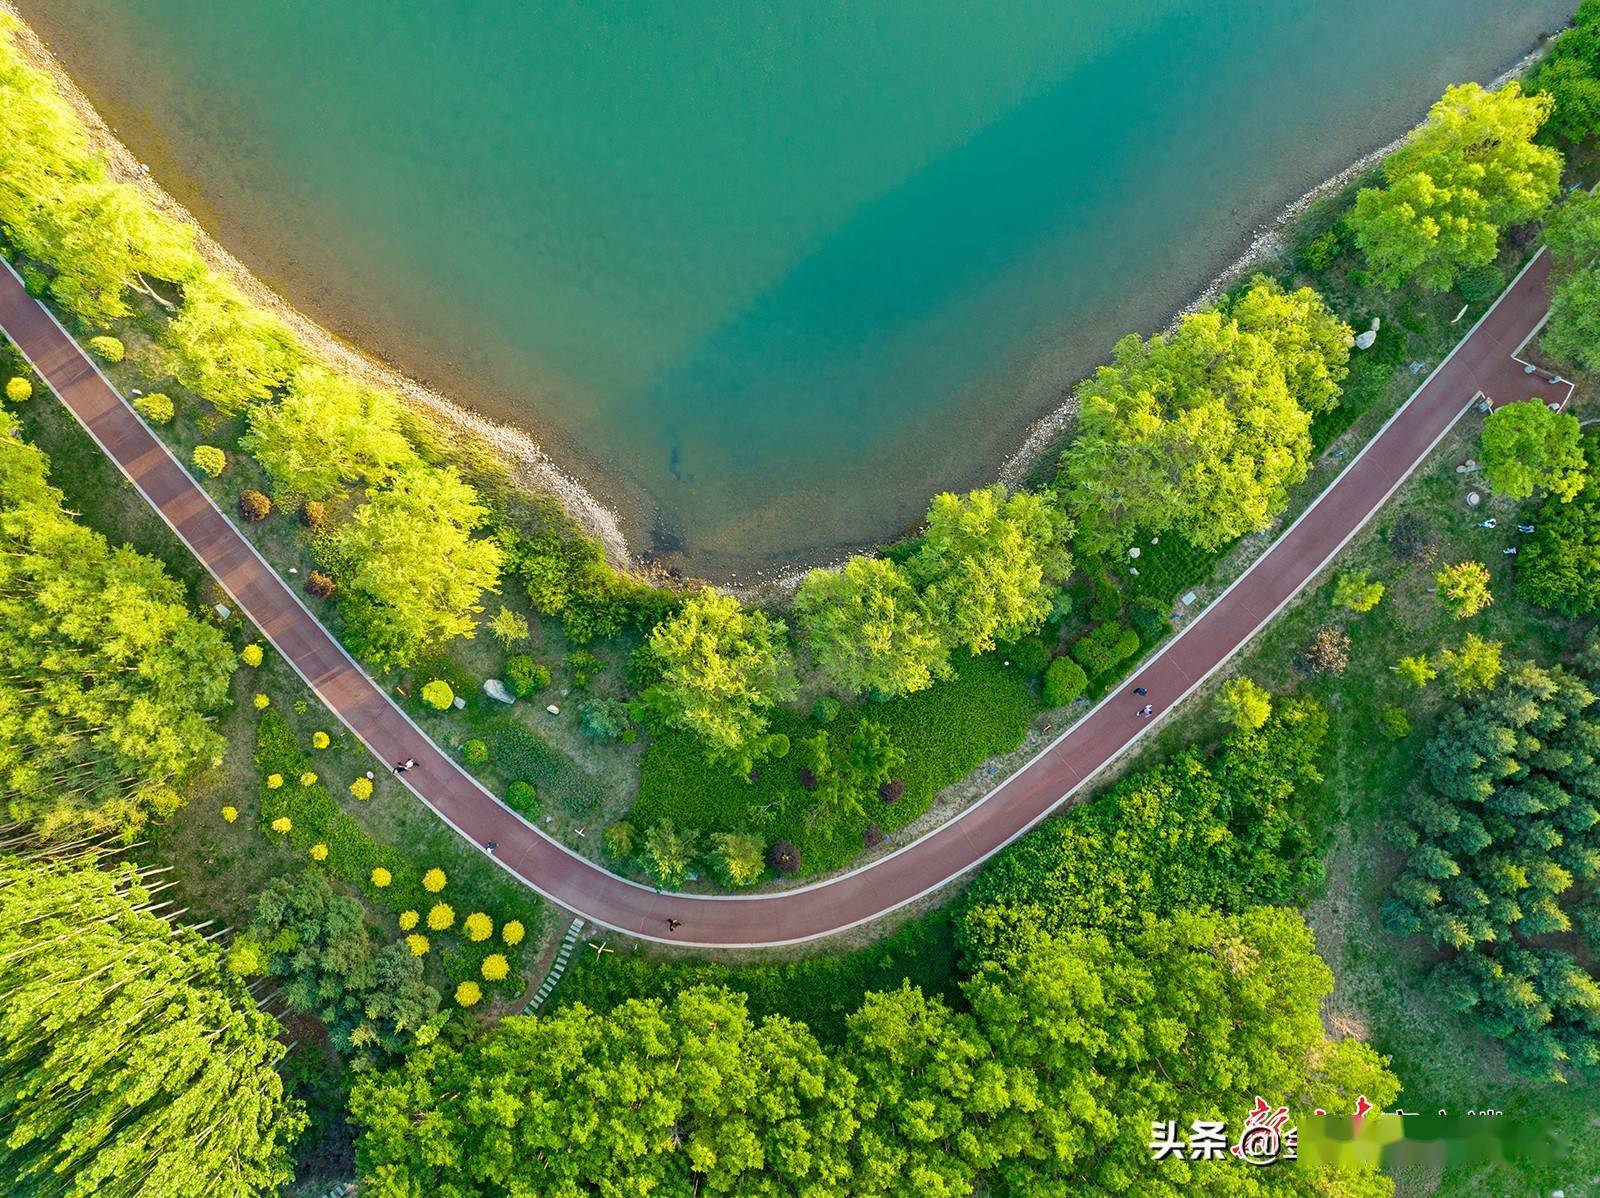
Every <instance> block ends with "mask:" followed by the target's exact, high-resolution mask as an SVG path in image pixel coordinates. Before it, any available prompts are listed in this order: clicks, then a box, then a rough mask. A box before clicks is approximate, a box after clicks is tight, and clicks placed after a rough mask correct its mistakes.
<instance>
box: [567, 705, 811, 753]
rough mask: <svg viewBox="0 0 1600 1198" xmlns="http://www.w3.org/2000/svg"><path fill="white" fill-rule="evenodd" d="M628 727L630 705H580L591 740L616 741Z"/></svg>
mask: <svg viewBox="0 0 1600 1198" xmlns="http://www.w3.org/2000/svg"><path fill="white" fill-rule="evenodd" d="M628 727H629V717H628V705H627V704H626V703H624V702H623V701H622V700H621V699H609V698H597V699H586V700H584V701H583V702H582V703H581V704H579V705H578V731H580V732H582V733H583V734H584V735H585V736H587V737H588V738H589V739H590V740H616V739H617V738H618V737H620V736H621V735H622V734H623V733H624V732H626V731H627V730H628ZM776 755H777V756H781V754H776Z"/></svg>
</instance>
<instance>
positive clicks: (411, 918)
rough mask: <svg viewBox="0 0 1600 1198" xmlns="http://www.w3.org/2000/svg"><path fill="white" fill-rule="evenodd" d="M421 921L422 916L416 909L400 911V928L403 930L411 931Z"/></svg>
mask: <svg viewBox="0 0 1600 1198" xmlns="http://www.w3.org/2000/svg"><path fill="white" fill-rule="evenodd" d="M421 921H422V916H420V915H418V914H417V913H416V912H415V911H402V912H400V930H401V931H402V932H409V931H411V929H412V928H414V927H416V926H417V924H418V923H420V922H421Z"/></svg>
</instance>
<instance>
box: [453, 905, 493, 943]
mask: <svg viewBox="0 0 1600 1198" xmlns="http://www.w3.org/2000/svg"><path fill="white" fill-rule="evenodd" d="M461 930H462V931H463V932H465V933H466V934H467V939H468V940H471V941H472V942H473V943H475V944H476V943H478V942H480V941H484V940H487V939H489V937H490V936H493V935H494V920H492V919H490V918H489V916H488V915H487V914H485V913H484V912H482V911H474V912H473V913H472V914H471V915H469V916H467V917H466V918H465V919H464V920H462V921H461Z"/></svg>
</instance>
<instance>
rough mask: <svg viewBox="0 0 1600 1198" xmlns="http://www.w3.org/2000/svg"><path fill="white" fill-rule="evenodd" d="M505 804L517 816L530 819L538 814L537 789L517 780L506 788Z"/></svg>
mask: <svg viewBox="0 0 1600 1198" xmlns="http://www.w3.org/2000/svg"><path fill="white" fill-rule="evenodd" d="M506 802H507V803H508V804H509V805H510V807H511V810H513V811H515V812H517V814H519V815H526V816H527V817H528V818H530V819H532V818H533V817H534V816H535V815H537V814H539V788H538V787H537V786H535V785H534V784H533V783H532V782H524V781H523V780H522V779H521V778H518V779H517V780H516V781H514V782H512V783H511V785H510V786H508V787H506Z"/></svg>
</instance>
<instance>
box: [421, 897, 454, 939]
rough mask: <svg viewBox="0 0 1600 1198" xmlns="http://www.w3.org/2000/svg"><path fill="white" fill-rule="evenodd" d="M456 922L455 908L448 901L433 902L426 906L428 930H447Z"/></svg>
mask: <svg viewBox="0 0 1600 1198" xmlns="http://www.w3.org/2000/svg"><path fill="white" fill-rule="evenodd" d="M455 922H456V909H455V908H454V907H452V906H451V905H450V904H449V903H435V904H434V905H433V906H431V907H429V908H428V930H429V931H430V932H447V931H449V930H450V928H451V926H452V925H454V923H455Z"/></svg>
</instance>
